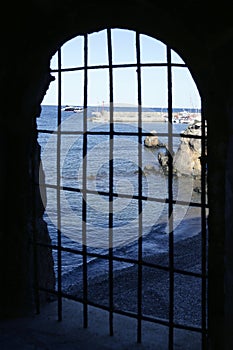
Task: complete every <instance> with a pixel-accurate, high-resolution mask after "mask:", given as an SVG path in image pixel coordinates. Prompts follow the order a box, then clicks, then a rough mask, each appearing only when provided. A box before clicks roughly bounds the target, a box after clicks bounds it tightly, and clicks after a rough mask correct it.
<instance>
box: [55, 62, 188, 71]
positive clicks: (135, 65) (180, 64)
mask: <svg viewBox="0 0 233 350" xmlns="http://www.w3.org/2000/svg"><path fill="white" fill-rule="evenodd" d="M171 65H172V66H173V67H184V68H187V66H186V64H184V63H172V64H171ZM137 66H138V64H137V63H126V64H112V65H111V67H112V68H114V69H116V68H134V67H135V68H137ZM140 66H141V67H167V66H168V64H167V63H166V62H164V63H140ZM85 69H87V70H92V69H109V65H108V64H101V65H91V66H86V67H85V66H77V67H68V68H61V69H50V72H51V73H58V72H75V71H81V70H85Z"/></svg>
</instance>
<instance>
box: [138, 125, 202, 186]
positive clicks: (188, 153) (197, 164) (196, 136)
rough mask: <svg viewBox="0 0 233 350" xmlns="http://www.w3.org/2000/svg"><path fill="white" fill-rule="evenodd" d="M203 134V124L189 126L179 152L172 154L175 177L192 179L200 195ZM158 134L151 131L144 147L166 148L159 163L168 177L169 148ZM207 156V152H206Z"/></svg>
mask: <svg viewBox="0 0 233 350" xmlns="http://www.w3.org/2000/svg"><path fill="white" fill-rule="evenodd" d="M206 128H207V127H206ZM206 132H207V130H206ZM201 133H202V125H201V122H199V121H196V122H194V123H192V124H190V125H188V127H187V129H186V130H185V131H184V132H183V135H184V136H183V137H181V138H180V145H179V147H178V150H177V152H176V153H174V154H172V157H173V175H175V176H188V177H192V178H193V180H194V191H195V192H198V193H201V157H202V152H201V148H202V144H201V142H202V141H201V139H200V137H201ZM156 134H157V133H156V131H155V130H153V131H151V136H147V137H146V138H145V140H144V145H145V146H146V147H149V148H158V149H159V148H165V151H164V152H159V153H158V162H159V164H160V166H161V169H162V171H163V173H164V174H165V175H168V171H169V166H168V161H169V150H168V146H167V145H165V144H163V143H161V142H160V141H159V139H158V136H157V135H156ZM187 136H188V137H187ZM206 155H207V151H205V156H206Z"/></svg>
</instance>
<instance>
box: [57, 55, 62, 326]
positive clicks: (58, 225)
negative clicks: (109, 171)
mask: <svg viewBox="0 0 233 350" xmlns="http://www.w3.org/2000/svg"><path fill="white" fill-rule="evenodd" d="M60 161H61V48H60V49H59V50H58V110H57V245H58V250H57V286H58V287H57V288H58V320H59V321H61V320H62V295H61V293H62V278H61V275H62V261H61V260H62V257H61V196H60V185H61V164H60Z"/></svg>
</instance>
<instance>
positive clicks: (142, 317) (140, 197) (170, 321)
mask: <svg viewBox="0 0 233 350" xmlns="http://www.w3.org/2000/svg"><path fill="white" fill-rule="evenodd" d="M83 39H84V65H83V66H79V67H72V68H62V62H61V50H62V48H61V49H59V50H58V69H55V70H52V72H54V73H57V74H58V108H57V111H58V112H57V128H56V130H55V131H54V130H49V129H38V133H39V134H53V135H55V137H56V142H57V145H56V183H54V184H52V183H50V184H49V183H46V184H45V185H44V186H45V187H46V188H47V190H48V189H54V190H56V203H57V206H56V211H57V223H56V226H57V243H56V244H51V245H45V244H42V243H40V242H38V241H37V242H35V243H36V246H45V247H49V248H50V249H52V250H53V252H56V254H57V288H56V290H46V289H45V288H42V287H38V288H39V290H43V291H47V292H49V293H51V294H55V295H56V296H57V300H58V309H57V310H58V319H59V320H62V300H63V298H68V299H72V300H75V301H78V302H81V303H82V304H83V325H84V327H87V326H88V306H89V305H92V306H96V307H98V308H100V309H104V310H107V311H108V312H109V333H110V335H113V334H114V327H113V318H114V313H118V314H121V315H125V316H128V317H131V318H133V319H136V320H137V342H139V343H140V342H142V341H143V337H142V336H143V332H142V321H149V322H153V323H157V324H161V325H164V326H166V327H168V329H169V340H168V348H169V349H173V347H174V331H175V330H176V329H182V330H185V331H193V332H197V333H200V334H202V347H201V348H202V349H206V347H207V344H206V336H207V328H206V308H207V305H206V283H207V282H206V281H207V266H206V249H207V244H206V241H207V230H206V209H207V204H206V179H205V178H206V163H205V161H206V156H205V147H206V127H205V120H204V119H203V117H202V135H201V136H195V135H192V136H190V135H183V134H180V133H175V132H174V131H173V123H172V119H173V102H172V98H173V93H172V92H173V91H172V69H173V67H186V65H185V64H183V63H172V59H171V48H170V47H168V46H167V52H166V56H167V61H166V62H164V63H156V62H154V63H142V62H141V57H140V56H141V53H140V49H141V48H140V33H138V32H136V42H135V47H136V63H130V64H114V63H113V58H112V38H111V29H108V30H107V48H108V64H107V65H94V66H90V65H88V34H85V35H83ZM143 67H166V69H167V101H168V107H167V112H168V123H167V126H168V129H167V132H160V133H157V135H158V137H167V139H168V150H169V152H168V169H169V171H168V182H167V186H168V188H167V190H168V191H167V193H168V196H167V197H166V198H162V199H161V198H160V197H159V196H156V193H154V195H153V196H151V195H149V196H147V195H145V194H144V192H143V171H142V168H143V159H142V157H143V155H142V148H143V137H145V136H151V134H150V133H148V132H145V131H144V130H143V123H142V112H143V109H142V105H143V103H142V83H141V69H142V68H143ZM117 68H121V69H123V68H135V69H136V71H137V99H138V111H137V115H138V122H137V131H126V132H124V131H119V130H118V129H116V128H115V123H114V80H113V74H114V70H115V69H117ZM99 69H107V70H108V74H109V103H110V105H109V106H110V107H109V115H110V117H109V129H108V130H107V131H106V130H104V131H103V130H101V131H98V130H97V131H96V130H89V129H88V125H87V119H88V115H87V108H88V83H89V82H88V72H89V71H90V70H99ZM72 71H73V72H74V71H82V72H83V73H84V74H83V77H84V84H83V86H84V93H83V96H84V102H83V130H79V131H72V130H63V129H62V128H61V124H62V114H61V108H62V103H61V101H62V99H61V97H62V96H61V94H62V74H63V73H64V72H72ZM67 135H70V136H74V135H80V136H82V158H83V162H82V186H81V187H71V186H64V185H63V184H62V182H61V175H62V174H61V171H62V169H61V152H62V151H61V147H62V139H63V137H64V136H67ZM93 136H106V137H107V138H108V144H109V159H108V164H109V168H108V169H109V172H108V188H109V191H105V190H101V191H98V189H97V190H93V189H89V188H88V186H87V154H88V143H89V138H90V137H93ZM120 136H127V137H128V138H130V137H136V138H137V144H138V149H137V153H138V168H139V171H138V175H137V187H138V189H137V193H136V194H135V193H134V194H133V195H128V194H127V193H119V192H117V191H116V190H115V188H114V161H115V158H114V149H115V140H116V137H120ZM180 136H182V137H187V138H197V139H201V149H202V156H201V163H202V171H201V175H202V176H201V201H200V202H195V201H190V202H187V201H185V200H179V199H176V198H174V188H173V182H174V176H173V140H174V138H175V137H180ZM40 186H42V184H40ZM62 191H67V192H70V193H74V194H81V195H82V242H81V243H82V244H81V247H79V248H77V247H76V248H74V247H67V246H63V244H62V223H61V211H62V204H61V193H62ZM89 195H96V196H100V195H101V196H103V197H104V198H106V199H107V201H108V251H107V252H105V253H101V252H99V251H94V250H93V251H90V250H89V249H88V242H87V238H88V232H87V221H88V217H87V216H88V215H87V214H88V196H89ZM116 198H123V199H127V198H128V199H131V200H135V201H137V211H138V225H137V227H138V233H137V234H138V239H137V244H138V248H137V258H132V257H123V256H117V255H115V254H114V248H113V247H114V200H115V199H116ZM146 201H147V202H148V201H149V202H153V203H164V205H166V206H167V209H168V210H167V215H168V223H169V233H168V235H169V239H168V245H169V260H168V265H167V266H164V265H163V264H162V265H160V264H159V263H152V262H150V261H148V260H146V259H144V255H143V215H142V212H143V205H144V202H146ZM182 205H184V206H189V207H196V208H200V210H201V231H202V233H201V234H202V236H201V237H202V239H201V242H202V262H201V265H202V266H201V272H200V273H199V272H195V271H189V270H186V269H182V268H180V267H179V268H178V267H176V265H175V263H174V219H173V212H174V206H182ZM63 252H67V253H70V254H73V255H74V256H81V257H82V276H83V278H82V287H83V292H82V297H80V296H74V295H72V294H69V293H68V292H67V291H66V292H64V291H63V288H62V283H63V277H62V253H63ZM88 258H99V259H102V260H104V261H107V262H108V283H109V285H108V290H109V291H108V299H109V301H108V305H102V304H100V303H98V302H95V301H93V300H92V301H91V300H89V294H88V293H89V291H88V278H89V275H88ZM115 262H118V263H122V264H123V263H128V264H134V265H136V266H137V310H136V311H134V312H133V311H128V310H124V309H121V308H119V307H116V306H115V304H114V263H115ZM145 268H151V269H157V270H159V271H166V272H167V273H168V276H169V313H168V318H167V319H165V318H161V317H156V316H151V315H146V314H144V312H143V308H142V304H143V273H144V272H143V271H144V269H145ZM177 275H179V276H190V277H193V278H195V279H198V280H200V281H201V286H202V287H201V325H200V326H192V325H189V324H186V323H185V322H184V323H180V322H179V323H178V322H176V321H175V317H174V316H175V305H174V295H175V278H176V276H177ZM155 288H156V285H155ZM38 303H39V301H38ZM37 307H38V308H39V305H37Z"/></svg>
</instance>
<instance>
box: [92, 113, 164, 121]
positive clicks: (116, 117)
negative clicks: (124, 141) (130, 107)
mask: <svg viewBox="0 0 233 350" xmlns="http://www.w3.org/2000/svg"><path fill="white" fill-rule="evenodd" d="M90 119H91V121H92V122H100V123H101V122H102V123H104V122H109V121H110V112H109V111H101V112H93V113H92V116H91V118H90ZM113 121H114V122H116V123H117V122H138V112H134V111H132V112H114V114H113ZM142 121H143V122H160V123H161V122H166V121H167V119H166V116H165V115H164V113H161V112H142Z"/></svg>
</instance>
